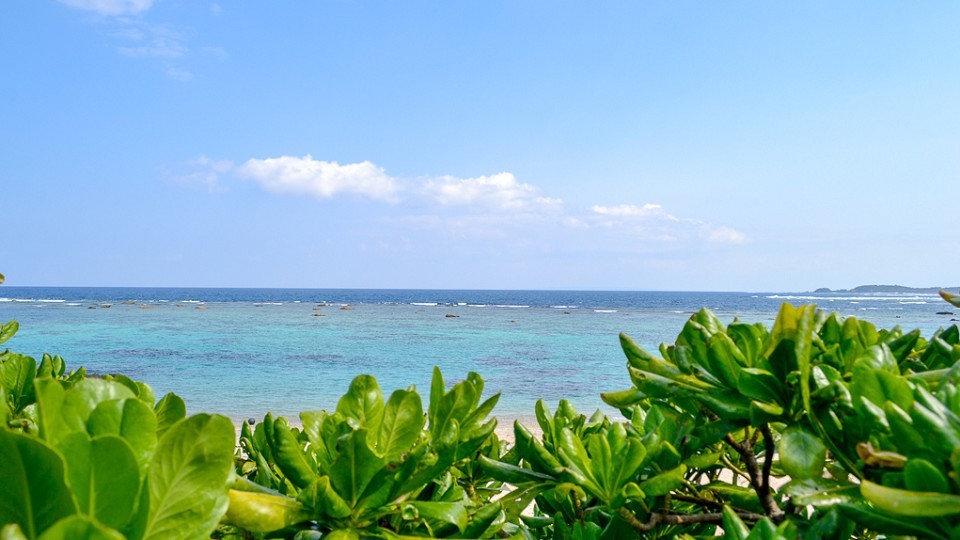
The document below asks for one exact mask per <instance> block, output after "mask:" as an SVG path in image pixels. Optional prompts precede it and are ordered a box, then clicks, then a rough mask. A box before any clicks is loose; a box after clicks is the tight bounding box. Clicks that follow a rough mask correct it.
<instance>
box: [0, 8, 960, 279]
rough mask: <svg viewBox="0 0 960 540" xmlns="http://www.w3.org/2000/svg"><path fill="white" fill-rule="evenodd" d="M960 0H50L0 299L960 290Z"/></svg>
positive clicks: (17, 22) (8, 195) (20, 18)
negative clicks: (135, 292) (439, 291)
mask: <svg viewBox="0 0 960 540" xmlns="http://www.w3.org/2000/svg"><path fill="white" fill-rule="evenodd" d="M958 29H960V4H958V3H956V2H926V3H923V4H922V5H920V4H914V3H903V2H842V3H836V2H792V3H787V2H756V3H752V2H639V1H630V2H619V1H611V2H589V3H588V2H536V1H523V2H516V1H502V2H501V1H491V2H414V1H411V2H373V1H371V2H359V1H356V2H354V1H323V2H321V1H318V2H296V3H295V2H271V3H264V2H236V3H233V2H217V3H211V2H202V1H185V0H184V1H176V0H63V1H61V2H57V1H52V0H40V1H35V2H17V3H16V6H15V7H8V10H7V14H6V16H4V17H2V18H0V47H2V50H3V51H4V53H3V68H4V75H3V76H2V77H0V160H2V164H3V168H2V173H0V174H2V176H0V182H2V189H0V201H2V207H3V212H4V219H3V238H2V240H0V271H2V272H3V273H4V274H5V275H6V277H7V284H8V285H104V286H110V285H130V286H224V287H229V286H237V287H370V288H508V289H509V288H516V289H528V288H536V289H550V288H573V289H627V290H747V291H796V290H810V289H813V288H816V287H821V286H826V287H833V288H842V287H852V286H856V285H860V284H866V283H898V284H904V285H913V286H945V285H955V284H956V283H958V282H960V277H958V273H957V268H958V267H960V241H958V238H960V236H958V226H960V211H958V209H957V206H956V205H957V201H958V199H960V198H958V195H960V31H958Z"/></svg>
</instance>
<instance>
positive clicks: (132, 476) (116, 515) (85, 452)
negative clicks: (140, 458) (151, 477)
mask: <svg viewBox="0 0 960 540" xmlns="http://www.w3.org/2000/svg"><path fill="white" fill-rule="evenodd" d="M58 449H59V450H60V451H61V452H62V453H63V456H64V459H65V461H66V464H67V481H68V483H69V484H70V488H71V489H72V491H73V493H74V496H76V498H77V504H78V506H79V509H80V512H82V513H84V514H87V515H88V516H90V517H92V518H94V519H95V520H97V521H98V522H100V523H103V524H104V525H107V526H109V527H113V528H114V529H121V528H123V527H124V526H125V525H126V524H127V522H128V521H129V520H130V517H131V515H132V514H133V507H134V502H136V500H137V494H138V493H139V491H140V471H139V469H138V468H137V461H136V458H135V457H134V453H133V449H131V448H130V445H129V444H127V442H126V441H124V440H123V439H121V438H120V437H117V436H116V435H101V436H99V437H95V438H93V439H91V438H90V437H89V436H88V435H87V434H86V433H83V432H79V431H77V432H74V433H71V434H70V435H68V436H66V437H64V438H63V439H62V440H61V441H60V443H59V445H58Z"/></svg>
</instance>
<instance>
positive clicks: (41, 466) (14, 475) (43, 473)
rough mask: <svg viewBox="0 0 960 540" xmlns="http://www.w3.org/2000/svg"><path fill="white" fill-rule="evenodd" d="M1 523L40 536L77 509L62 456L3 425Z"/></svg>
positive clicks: (0, 434) (0, 435)
mask: <svg viewBox="0 0 960 540" xmlns="http://www.w3.org/2000/svg"><path fill="white" fill-rule="evenodd" d="M0 456H2V459H0V486H2V490H3V491H2V496H0V523H16V524H17V525H19V526H20V529H21V530H22V531H23V533H24V535H25V536H26V537H27V538H31V539H34V538H37V537H38V536H40V533H42V532H43V531H45V530H46V529H48V528H50V527H51V526H53V524H54V523H56V522H57V521H59V520H60V519H61V518H64V517H66V516H69V515H71V514H75V513H76V512H77V507H76V503H75V502H74V500H73V497H72V496H71V494H70V490H69V489H68V488H67V484H66V482H65V480H64V467H63V459H62V458H61V457H60V456H59V455H58V454H57V452H56V451H54V450H53V449H52V448H50V447H49V446H47V445H46V444H44V443H43V442H41V441H40V440H38V439H34V438H32V437H29V436H27V435H21V434H19V433H14V432H11V431H7V430H6V429H2V428H0Z"/></svg>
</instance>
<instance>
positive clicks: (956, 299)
mask: <svg viewBox="0 0 960 540" xmlns="http://www.w3.org/2000/svg"><path fill="white" fill-rule="evenodd" d="M0 283H2V282H0ZM940 297H941V298H943V299H944V300H946V301H947V302H950V303H951V304H953V305H955V306H957V307H960V295H956V294H950V293H948V292H947V291H940ZM0 343H3V342H2V341H0Z"/></svg>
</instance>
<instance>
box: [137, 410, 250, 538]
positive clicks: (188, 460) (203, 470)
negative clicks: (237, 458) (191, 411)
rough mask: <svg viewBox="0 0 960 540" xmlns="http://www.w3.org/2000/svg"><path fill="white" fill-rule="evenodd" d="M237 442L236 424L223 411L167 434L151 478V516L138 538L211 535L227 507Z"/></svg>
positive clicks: (182, 424) (184, 423)
mask: <svg viewBox="0 0 960 540" xmlns="http://www.w3.org/2000/svg"><path fill="white" fill-rule="evenodd" d="M234 441H235V440H234V430H233V423H232V422H230V419H228V418H226V417H224V416H219V415H208V414H197V415H194V416H191V417H190V418H187V419H185V420H182V421H180V422H178V423H177V424H175V425H174V426H173V427H171V428H170V429H169V430H168V431H167V432H166V433H164V435H163V437H161V438H160V441H159V443H158V444H157V450H156V453H155V454H154V456H153V459H152V460H151V462H150V469H149V475H148V477H147V487H148V489H149V501H150V502H149V508H148V514H147V519H146V522H145V523H144V529H143V533H142V534H141V535H135V538H144V539H158V540H159V539H171V540H175V539H188V538H206V537H207V536H209V535H210V533H211V532H212V531H213V529H214V528H216V526H217V522H218V521H220V518H221V517H222V516H223V515H224V513H225V512H226V511H227V505H228V501H229V499H228V496H227V479H228V478H229V477H230V473H231V472H232V471H233V449H234V446H233V445H234ZM139 511H140V512H142V511H144V509H143V508H141V509H140V510H139Z"/></svg>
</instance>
